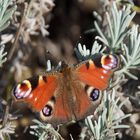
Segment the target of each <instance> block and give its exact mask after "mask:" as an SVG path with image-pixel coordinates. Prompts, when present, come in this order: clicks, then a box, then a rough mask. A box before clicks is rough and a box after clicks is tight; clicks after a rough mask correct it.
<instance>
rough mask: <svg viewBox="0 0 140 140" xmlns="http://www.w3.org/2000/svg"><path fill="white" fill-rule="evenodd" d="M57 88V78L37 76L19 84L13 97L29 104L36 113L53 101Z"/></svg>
mask: <svg viewBox="0 0 140 140" xmlns="http://www.w3.org/2000/svg"><path fill="white" fill-rule="evenodd" d="M56 88H57V80H56V76H54V75H49V76H48V77H46V76H36V77H33V78H30V79H28V80H24V81H23V82H22V83H20V84H18V85H17V86H16V87H15V88H14V91H13V95H14V98H15V100H16V101H24V102H27V103H28V104H29V105H30V106H31V107H32V108H33V109H34V110H35V111H40V110H41V109H42V108H43V107H44V106H45V105H46V103H47V102H48V101H49V100H50V99H51V97H52V96H53V94H54V91H55V90H56Z"/></svg>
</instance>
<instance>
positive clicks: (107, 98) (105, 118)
mask: <svg viewBox="0 0 140 140" xmlns="http://www.w3.org/2000/svg"><path fill="white" fill-rule="evenodd" d="M118 102H119V98H117V99H115V90H113V92H112V95H110V94H107V93H104V97H103V100H102V104H101V106H102V112H100V115H99V117H98V120H97V121H93V120H92V117H91V116H89V117H87V118H86V120H85V123H86V125H87V126H88V128H89V130H90V131H89V134H90V135H91V136H93V137H94V138H95V139H96V140H114V139H115V138H116V135H117V133H115V132H114V130H115V129H118V128H129V126H128V125H122V124H120V123H121V121H122V120H123V119H125V118H127V117H129V116H130V114H127V115H125V114H123V112H122V110H121V107H122V105H123V104H121V105H118Z"/></svg>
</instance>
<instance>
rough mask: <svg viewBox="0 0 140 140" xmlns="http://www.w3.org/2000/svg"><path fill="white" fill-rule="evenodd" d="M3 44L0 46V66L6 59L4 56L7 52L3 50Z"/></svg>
mask: <svg viewBox="0 0 140 140" xmlns="http://www.w3.org/2000/svg"><path fill="white" fill-rule="evenodd" d="M4 48H5V46H4V45H3V46H0V67H2V64H3V63H4V62H5V61H6V60H7V58H6V57H5V56H6V55H7V52H4Z"/></svg>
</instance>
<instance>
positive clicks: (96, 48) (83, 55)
mask: <svg viewBox="0 0 140 140" xmlns="http://www.w3.org/2000/svg"><path fill="white" fill-rule="evenodd" d="M101 47H102V46H101V45H100V44H99V43H98V42H97V41H96V40H95V41H94V43H93V45H92V49H91V51H90V50H89V49H87V48H86V46H85V45H83V46H82V45H81V44H80V43H79V44H78V48H77V49H75V52H76V55H77V58H78V59H79V60H81V61H82V60H87V59H90V58H91V57H92V56H93V55H94V54H96V53H99V52H102V51H103V50H102V49H101Z"/></svg>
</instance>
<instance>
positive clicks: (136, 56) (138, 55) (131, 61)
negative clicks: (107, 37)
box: [117, 25, 140, 79]
mask: <svg viewBox="0 0 140 140" xmlns="http://www.w3.org/2000/svg"><path fill="white" fill-rule="evenodd" d="M138 27H139V26H138V25H133V26H132V28H131V31H130V32H129V36H128V43H127V44H122V46H121V47H122V49H124V53H125V54H124V55H121V58H122V60H123V62H124V67H123V68H122V69H121V70H120V71H118V72H117V73H118V74H120V73H125V74H127V75H128V76H130V77H132V78H133V79H137V77H136V76H135V75H133V74H132V73H131V72H130V70H131V69H137V68H140V34H139V31H138Z"/></svg>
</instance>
